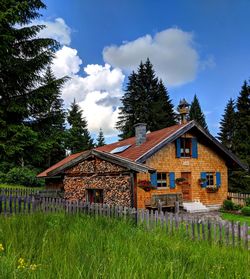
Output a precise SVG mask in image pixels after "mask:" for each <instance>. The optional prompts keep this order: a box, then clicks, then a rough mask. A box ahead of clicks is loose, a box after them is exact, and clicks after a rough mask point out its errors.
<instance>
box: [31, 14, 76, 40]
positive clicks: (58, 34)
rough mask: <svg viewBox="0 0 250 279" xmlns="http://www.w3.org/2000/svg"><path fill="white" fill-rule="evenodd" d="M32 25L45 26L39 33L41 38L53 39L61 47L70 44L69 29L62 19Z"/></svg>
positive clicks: (39, 21) (37, 22)
mask: <svg viewBox="0 0 250 279" xmlns="http://www.w3.org/2000/svg"><path fill="white" fill-rule="evenodd" d="M33 24H41V25H46V28H44V29H42V30H41V31H40V32H39V37H41V38H53V39H55V40H57V41H58V42H59V43H61V44H62V45H69V44H70V42H71V39H70V34H71V29H70V27H69V26H68V25H67V24H66V23H65V21H64V19H62V18H60V17H58V18H56V19H55V20H54V21H45V20H37V21H34V22H33Z"/></svg>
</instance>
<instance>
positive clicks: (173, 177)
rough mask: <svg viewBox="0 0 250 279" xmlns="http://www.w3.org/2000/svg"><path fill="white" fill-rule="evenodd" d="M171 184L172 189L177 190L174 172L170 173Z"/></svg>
mask: <svg viewBox="0 0 250 279" xmlns="http://www.w3.org/2000/svg"><path fill="white" fill-rule="evenodd" d="M169 183H170V189H173V188H175V173H174V172H170V173H169Z"/></svg>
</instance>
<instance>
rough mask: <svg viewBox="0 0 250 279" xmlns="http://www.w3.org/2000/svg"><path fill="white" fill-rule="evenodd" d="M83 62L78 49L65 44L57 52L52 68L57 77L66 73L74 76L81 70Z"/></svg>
mask: <svg viewBox="0 0 250 279" xmlns="http://www.w3.org/2000/svg"><path fill="white" fill-rule="evenodd" d="M81 64H82V60H81V59H80V57H79V56H78V55H77V50H76V49H73V48H70V47H67V46H63V47H62V48H61V49H60V50H58V51H57V52H56V54H55V59H54V60H53V66H52V69H53V72H54V73H55V75H56V76H57V77H63V76H65V75H68V76H70V77H73V76H74V75H75V74H77V73H78V72H79V70H80V65H81Z"/></svg>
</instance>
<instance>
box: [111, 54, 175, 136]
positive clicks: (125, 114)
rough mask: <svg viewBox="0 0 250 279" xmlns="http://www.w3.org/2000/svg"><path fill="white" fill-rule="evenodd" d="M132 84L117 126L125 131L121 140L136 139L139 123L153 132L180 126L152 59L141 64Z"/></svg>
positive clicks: (130, 78)
mask: <svg viewBox="0 0 250 279" xmlns="http://www.w3.org/2000/svg"><path fill="white" fill-rule="evenodd" d="M128 80H129V81H128V84H127V88H126V92H125V94H124V96H123V97H122V99H121V102H122V106H121V107H120V113H119V117H118V119H119V120H118V122H117V125H116V128H117V129H118V130H120V131H121V134H120V135H119V136H120V137H121V138H123V139H124V138H128V137H131V136H133V135H134V133H135V131H134V125H135V124H136V123H139V122H144V123H146V124H147V129H148V130H150V131H155V130H159V129H161V128H165V127H167V126H170V125H173V124H175V123H176V122H175V116H174V111H173V105H172V103H171V100H170V99H169V96H168V92H167V90H166V88H165V87H164V85H163V82H162V81H159V80H158V78H157V77H156V76H155V72H154V69H153V65H152V64H151V62H150V60H149V59H147V61H146V62H145V63H142V62H141V63H140V65H139V68H138V71H137V73H135V72H132V74H131V75H130V76H129V78H128Z"/></svg>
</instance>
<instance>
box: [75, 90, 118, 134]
mask: <svg viewBox="0 0 250 279" xmlns="http://www.w3.org/2000/svg"><path fill="white" fill-rule="evenodd" d="M103 95H105V96H103ZM107 96H108V93H105V94H103V93H101V92H100V91H92V92H90V93H89V94H88V95H87V96H86V98H85V100H84V101H82V102H80V103H79V105H80V107H81V108H82V109H83V110H84V115H85V116H86V119H87V120H88V127H89V129H90V131H91V132H92V133H96V134H97V133H98V132H99V129H100V128H102V130H103V132H104V134H105V136H112V135H116V134H117V131H115V129H114V127H115V123H116V122H117V119H118V118H117V117H118V108H117V107H116V108H115V109H113V106H112V105H110V106H103V105H100V104H98V101H100V100H101V99H103V97H107Z"/></svg>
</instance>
